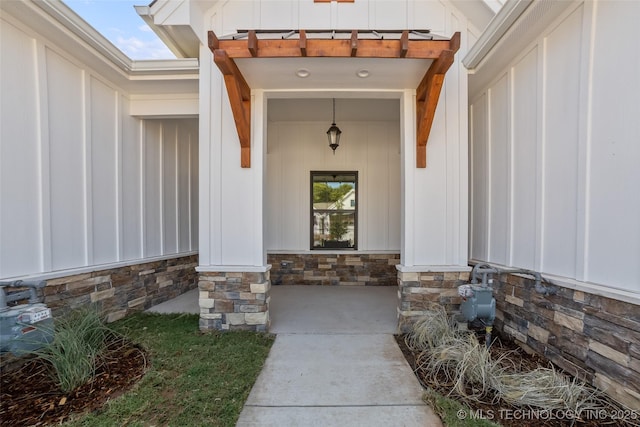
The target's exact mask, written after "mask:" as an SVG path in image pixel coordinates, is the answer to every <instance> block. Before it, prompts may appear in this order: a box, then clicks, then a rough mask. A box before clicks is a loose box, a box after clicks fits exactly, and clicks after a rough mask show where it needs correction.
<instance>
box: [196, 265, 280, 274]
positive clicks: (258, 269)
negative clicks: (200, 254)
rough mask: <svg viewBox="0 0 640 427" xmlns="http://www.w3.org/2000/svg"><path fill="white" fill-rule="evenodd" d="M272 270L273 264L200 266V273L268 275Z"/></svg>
mask: <svg viewBox="0 0 640 427" xmlns="http://www.w3.org/2000/svg"><path fill="white" fill-rule="evenodd" d="M269 270H271V264H267V265H258V266H256V265H199V266H197V267H196V271H197V272H198V273H266V272H267V271H269Z"/></svg>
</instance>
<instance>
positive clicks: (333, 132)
mask: <svg viewBox="0 0 640 427" xmlns="http://www.w3.org/2000/svg"><path fill="white" fill-rule="evenodd" d="M341 133H342V131H341V130H340V128H339V127H338V126H336V99H335V98H333V123H331V127H330V128H329V130H328V131H327V138H329V147H331V149H332V150H333V155H334V156H335V154H336V148H338V147H339V146H340V134H341Z"/></svg>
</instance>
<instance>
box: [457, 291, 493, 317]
mask: <svg viewBox="0 0 640 427" xmlns="http://www.w3.org/2000/svg"><path fill="white" fill-rule="evenodd" d="M460 288H462V286H461V287H460ZM458 292H459V294H460V296H462V297H463V301H462V304H461V305H460V312H461V313H462V315H463V316H464V318H465V319H466V320H467V321H469V322H473V321H474V320H476V319H480V320H482V321H484V322H485V323H488V324H493V320H494V319H495V318H496V300H495V299H494V298H493V289H491V287H486V286H475V285H464V289H459V291H458Z"/></svg>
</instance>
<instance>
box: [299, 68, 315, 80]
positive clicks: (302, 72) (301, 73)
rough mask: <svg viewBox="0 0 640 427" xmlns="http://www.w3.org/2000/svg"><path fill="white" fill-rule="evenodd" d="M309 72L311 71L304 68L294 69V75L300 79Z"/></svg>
mask: <svg viewBox="0 0 640 427" xmlns="http://www.w3.org/2000/svg"><path fill="white" fill-rule="evenodd" d="M310 74H311V73H310V72H309V70H307V69H306V68H300V69H299V70H298V71H296V76H298V77H300V78H301V79H304V78H305V77H309V75H310Z"/></svg>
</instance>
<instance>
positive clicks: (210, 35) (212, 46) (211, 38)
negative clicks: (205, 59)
mask: <svg viewBox="0 0 640 427" xmlns="http://www.w3.org/2000/svg"><path fill="white" fill-rule="evenodd" d="M207 44H208V46H209V50H211V53H213V51H214V50H216V49H218V47H219V46H220V40H218V37H217V36H216V33H214V32H213V31H208V32H207Z"/></svg>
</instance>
